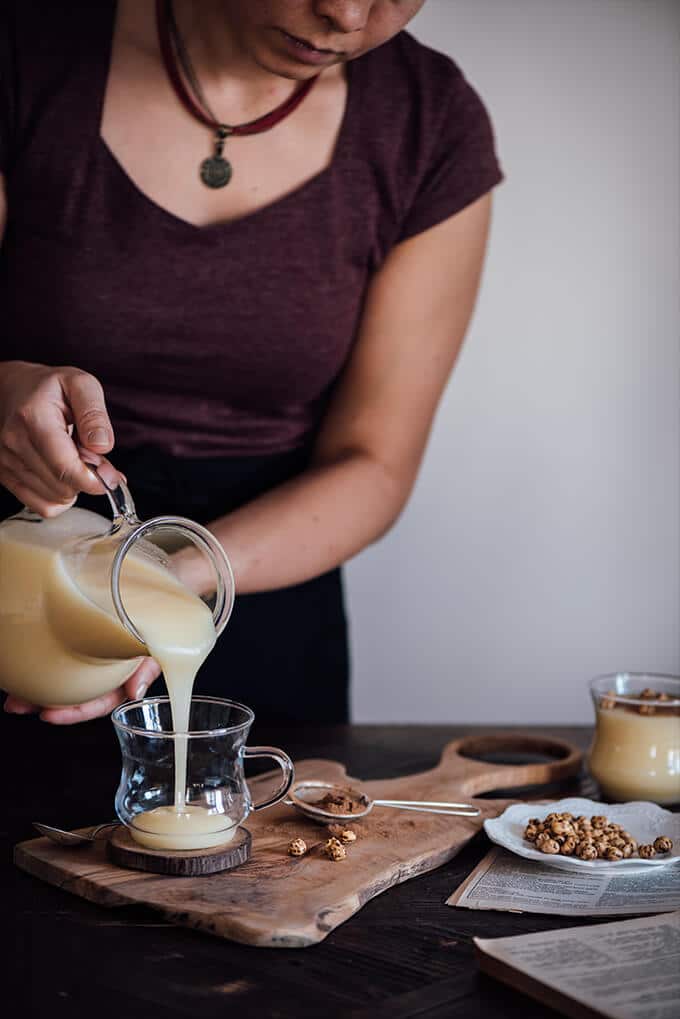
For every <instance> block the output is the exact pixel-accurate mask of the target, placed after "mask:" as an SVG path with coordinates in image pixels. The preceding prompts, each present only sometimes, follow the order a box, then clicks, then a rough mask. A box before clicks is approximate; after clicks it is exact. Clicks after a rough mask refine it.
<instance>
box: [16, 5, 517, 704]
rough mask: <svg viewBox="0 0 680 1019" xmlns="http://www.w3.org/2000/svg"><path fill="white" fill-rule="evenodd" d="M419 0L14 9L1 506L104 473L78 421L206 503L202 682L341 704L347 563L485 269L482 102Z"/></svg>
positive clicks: (493, 179) (375, 517) (157, 481)
mask: <svg viewBox="0 0 680 1019" xmlns="http://www.w3.org/2000/svg"><path fill="white" fill-rule="evenodd" d="M423 2H424V0H262V2H258V3H250V2H248V0H172V2H170V0H159V2H157V3H153V2H150V0H149V2H146V3H140V2H139V0H118V3H115V2H114V0H100V2H98V3H97V4H89V5H83V4H77V3H69V4H51V3H48V2H46V0H16V2H8V0H3V2H2V5H1V8H0V9H1V10H2V13H3V18H2V29H1V45H2V49H3V51H4V52H3V56H2V65H1V66H2V81H1V87H0V104H1V107H2V108H1V109H0V118H1V119H0V149H1V159H2V162H1V164H0V168H1V169H2V173H3V189H4V197H3V201H2V223H3V226H4V224H5V222H6V230H5V236H4V243H3V248H2V256H1V262H0V313H1V315H2V319H1V321H2V327H1V328H2V330H3V338H2V351H1V352H0V361H1V362H2V363H1V364H0V483H1V484H2V485H3V486H4V489H5V491H4V493H0V494H1V495H2V498H1V500H0V516H3V517H4V516H6V515H8V514H9V513H11V512H14V511H15V509H16V507H17V505H18V503H17V500H18V501H19V502H20V503H25V504H26V505H28V506H29V507H31V508H32V509H34V510H36V511H37V512H39V513H41V514H42V515H45V516H49V515H53V514H55V513H58V512H60V511H62V510H63V509H65V508H66V507H68V506H69V505H71V504H72V502H73V501H74V499H75V498H76V497H77V496H78V495H79V494H80V493H86V494H87V493H89V494H90V495H91V496H94V495H97V494H98V493H99V491H100V489H99V488H98V485H97V484H96V483H95V482H94V481H93V480H92V476H91V475H90V474H89V473H88V471H87V470H86V468H85V467H84V466H83V464H82V462H81V460H80V458H79V453H78V450H77V447H76V443H77V442H78V443H80V445H81V446H83V447H85V448H86V449H87V450H89V452H90V453H91V454H94V455H96V456H98V457H101V458H104V457H105V456H106V455H108V454H110V457H111V461H112V463H113V464H114V465H115V468H114V467H113V466H110V465H109V464H108V462H107V461H104V460H103V459H102V463H103V464H104V466H103V470H104V471H105V472H107V471H108V472H109V480H111V481H113V480H115V478H116V476H117V474H116V469H119V470H121V471H123V472H124V473H125V474H126V476H127V478H128V482H129V485H130V488H131V490H132V492H133V495H134V497H135V500H136V503H137V506H138V509H139V511H140V516H142V517H148V516H151V515H154V514H158V513H181V514H183V515H185V516H189V517H193V518H194V519H197V520H199V521H201V522H204V523H208V524H209V526H210V528H211V530H212V531H213V532H214V534H215V535H216V536H217V537H218V538H219V540H220V541H221V542H222V544H223V545H224V547H225V549H226V551H227V553H228V555H229V557H230V559H231V562H232V564H233V567H234V572H235V576H236V584H237V592H238V594H239V595H240V597H239V598H238V599H237V605H236V609H235V612H234V615H233V618H232V621H231V622H230V624H229V627H228V628H227V631H226V632H225V635H224V636H223V637H222V639H221V640H220V642H219V643H218V646H217V648H216V650H215V651H214V652H213V655H212V656H211V658H210V659H209V661H208V663H207V664H206V666H205V667H204V669H203V671H202V673H201V675H200V676H199V681H198V684H197V689H200V690H202V691H203V692H212V693H221V694H228V695H230V696H235V697H238V698H241V699H243V700H245V701H246V702H247V703H249V704H251V705H252V706H253V707H254V708H255V711H256V712H257V713H258V714H259V715H260V716H265V717H268V718H276V719H286V720H293V719H297V720H304V721H319V722H321V721H326V722H341V721H344V720H346V719H347V716H348V682H347V675H348V665H347V648H346V625H345V616H344V611H343V602H342V588H341V578H340V573H339V566H340V564H341V563H343V562H344V561H345V560H346V559H348V558H349V557H351V556H353V555H355V554H356V553H357V552H359V551H360V550H361V549H362V548H364V547H365V546H366V545H368V544H369V543H370V542H372V541H375V540H376V539H377V538H379V537H380V536H381V535H382V534H384V533H385V531H386V530H387V529H388V528H389V527H390V526H391V525H392V524H393V523H394V521H395V519H396V518H397V516H398V514H399V512H400V511H401V509H402V508H403V506H404V504H405V502H406V500H407V498H408V495H409V492H410V490H411V488H412V485H413V483H414V480H415V477H416V472H417V469H418V465H419V463H420V460H421V458H422V455H423V451H424V448H425V444H426V440H427V436H428V432H429V429H430V425H431V422H432V418H433V415H434V413H435V409H436V406H437V402H438V399H439V397H440V395H441V392H442V390H443V388H444V386H445V384H446V381H447V379H448V376H449V373H450V371H451V368H452V366H453V363H454V361H455V358H456V354H457V352H458V349H459V347H460V345H461V342H462V340H463V336H464V333H465V329H466V326H467V323H468V321H469V318H470V315H471V312H472V308H473V304H474V300H475V295H476V291H477V287H478V282H479V278H480V273H481V268H482V262H483V256H484V250H485V245H486V238H487V231H488V223H489V213H490V194H489V193H490V190H491V189H492V188H493V187H494V185H495V184H497V183H498V181H499V180H500V172H499V169H498V165H497V162H496V158H495V155H494V147H493V139H492V133H491V128H490V124H489V121H488V117H487V115H486V112H485V110H484V107H483V106H482V104H481V102H480V100H479V98H478V97H477V95H476V93H475V92H474V91H473V90H472V88H471V87H470V86H469V85H468V84H467V82H466V81H465V79H464V77H463V75H462V74H461V72H460V71H459V70H458V69H457V68H456V66H455V65H454V64H453V63H452V62H451V61H450V60H449V59H448V58H446V57H444V56H443V55H441V54H438V53H436V52H434V51H432V50H430V49H428V48H426V47H424V46H422V45H420V44H419V43H418V42H416V41H415V39H413V38H412V37H411V36H409V35H408V34H407V33H405V32H404V31H403V29H404V27H405V26H406V24H407V23H408V22H409V20H410V19H411V18H412V17H413V16H414V15H415V14H416V13H417V12H418V10H419V9H420V8H421V7H422V6H423ZM65 366H67V367H65ZM69 426H73V427H72V428H70V427H69ZM95 505H97V508H98V509H99V510H100V511H101V512H104V508H103V506H102V504H101V500H99V502H98V504H95ZM205 579H206V578H204V577H202V576H201V575H200V574H197V575H196V576H195V577H192V581H191V582H192V583H194V584H195V586H196V588H197V589H199V588H200V587H201V586H202V585H203V584H204V581H205ZM156 674H157V669H156V667H155V663H153V662H152V661H150V660H147V661H145V662H144V663H143V665H142V666H141V667H140V669H139V670H138V672H137V673H136V674H135V676H134V677H132V679H131V680H129V681H128V683H127V685H126V688H125V689H121V690H120V691H117V692H116V693H115V694H112V695H110V696H108V697H104V698H100V699H99V700H97V701H96V702H90V703H88V704H85V705H81V706H79V707H77V708H66V709H58V710H57V709H52V710H44V711H43V712H42V717H43V718H44V719H46V720H48V721H51V722H55V723H70V722H73V721H78V720H81V719H86V718H92V717H95V716H97V715H102V714H105V713H107V712H109V711H110V710H111V709H112V708H113V707H114V706H115V704H116V703H119V702H120V700H122V699H123V698H124V697H125V696H133V697H134V696H140V695H142V694H143V693H144V692H145V690H146V689H147V688H148V686H149V684H150V683H151V682H152V681H153V679H155V677H156ZM5 708H6V710H7V711H10V712H15V713H22V712H29V711H33V710H36V708H37V709H39V708H40V706H39V705H37V706H36V705H28V704H25V703H23V702H21V701H19V700H17V699H16V698H11V697H10V698H8V700H7V702H6V705H5Z"/></svg>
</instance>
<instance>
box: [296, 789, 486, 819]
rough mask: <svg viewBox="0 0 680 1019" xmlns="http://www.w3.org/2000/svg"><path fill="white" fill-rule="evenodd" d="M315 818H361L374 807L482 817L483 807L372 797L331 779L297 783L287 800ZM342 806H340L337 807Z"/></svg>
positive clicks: (467, 804) (469, 804) (468, 804)
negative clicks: (329, 805)
mask: <svg viewBox="0 0 680 1019" xmlns="http://www.w3.org/2000/svg"><path fill="white" fill-rule="evenodd" d="M326 797H330V798H332V799H333V800H335V804H334V805H335V807H336V809H334V810H329V809H326V808H325V807H324V806H323V800H324V799H325V798H326ZM343 801H345V802H347V801H351V808H352V809H351V810H348V811H347V812H344V811H342V809H341V808H342V802H343ZM285 802H286V803H287V804H289V805H290V806H292V807H295V808H296V809H297V810H299V811H301V812H302V813H303V814H306V815H307V817H311V818H312V819H313V820H316V821H358V820H359V818H361V817H366V815H367V814H370V812H371V811H372V810H373V808H374V807H394V808H395V809H396V810H417V811H420V812H422V813H424V814H449V815H452V816H455V817H479V815H480V814H481V810H479V808H478V807H473V806H472V804H471V803H439V802H436V801H429V800H371V799H369V797H368V796H366V795H365V794H364V793H357V792H355V791H354V790H351V789H347V788H346V787H343V786H338V785H333V784H332V783H331V782H298V783H297V785H295V786H293V788H292V789H291V791H290V792H289V793H288V799H287V800H286V801H285ZM338 808H339V809H338Z"/></svg>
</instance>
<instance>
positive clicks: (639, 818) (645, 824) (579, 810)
mask: <svg viewBox="0 0 680 1019" xmlns="http://www.w3.org/2000/svg"><path fill="white" fill-rule="evenodd" d="M553 811H555V812H559V811H569V812H570V813H572V814H575V815H576V816H578V815H579V814H585V815H586V816H587V817H590V816H591V815H592V814H605V815H606V816H607V817H608V818H609V819H610V821H613V822H614V823H615V824H622V825H623V827H624V828H625V829H626V831H629V832H630V833H631V835H632V836H633V838H634V839H637V842H638V844H643V843H645V842H653V841H654V839H655V838H656V837H657V835H669V836H670V837H671V839H672V840H673V848H672V850H671V851H670V853H664V855H663V856H654V857H652V859H651V860H641V859H640V857H639V856H632V857H630V858H629V859H627V860H617V861H616V862H615V863H609V862H608V861H607V860H579V859H578V858H577V857H574V856H558V855H555V856H551V855H550V854H549V853H539V851H538V850H537V849H533V848H532V846H531V843H530V842H527V841H526V840H525V839H524V829H525V827H526V824H527V821H528V820H529V818H530V817H538V818H540V819H541V820H543V818H544V817H545V816H546V815H547V814H550V813H551V812H553ZM484 830H485V831H486V834H487V835H488V836H489V838H490V839H491V841H492V842H496V843H497V844H498V845H499V846H503V848H504V849H509V850H510V852H511V853H516V854H517V856H523V857H524V859H525V860H535V861H536V863H542V864H545V865H547V866H549V867H558V868H559V869H561V870H599V871H604V870H620V869H621V868H622V867H629V868H630V867H638V868H641V867H664V866H667V865H668V864H670V863H677V862H678V860H680V814H673V813H671V811H670V810H664V809H663V807H659V806H657V804H656V803H644V802H642V801H638V802H635V803H597V802H596V801H595V800H584V799H580V798H577V797H572V798H571V799H567V800H557V802H556V803H541V804H537V803H515V804H513V806H511V807H507V808H506V810H505V811H504V812H503V813H502V814H501V815H500V817H491V818H489V819H488V820H486V821H485V822H484Z"/></svg>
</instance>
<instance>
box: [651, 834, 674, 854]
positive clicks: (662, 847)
mask: <svg viewBox="0 0 680 1019" xmlns="http://www.w3.org/2000/svg"><path fill="white" fill-rule="evenodd" d="M672 848H673V840H672V839H669V837H668V835H659V837H658V838H656V839H654V849H655V850H656V852H657V853H670V851H671V849H672Z"/></svg>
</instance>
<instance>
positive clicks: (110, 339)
mask: <svg viewBox="0 0 680 1019" xmlns="http://www.w3.org/2000/svg"><path fill="white" fill-rule="evenodd" d="M114 15H115V3H114V2H113V0H97V2H96V3H84V2H76V0H72V2H64V3H53V2H47V0H0V168H1V169H2V171H3V172H4V173H5V175H6V178H7V190H8V201H9V221H8V227H7V233H6V237H5V242H4V245H3V248H2V253H1V255H0V360H12V359H22V360H27V361H36V362H40V363H43V364H49V365H64V364H71V365H75V366H77V367H79V368H82V369H84V370H86V371H89V372H92V373H93V374H94V375H95V376H96V377H97V378H98V379H99V380H100V381H101V383H102V385H103V387H104V391H105V394H106V398H107V404H108V407H109V411H110V413H111V417H112V420H113V424H114V428H115V431H116V440H117V445H119V446H123V447H127V448H134V447H137V446H141V445H144V446H154V447H156V448H158V449H161V450H163V451H165V452H168V453H170V454H173V455H176V456H180V457H202V456H203V457H205V456H210V457H215V456H245V455H258V454H262V455H264V454H272V453H278V452H284V451H287V450H292V449H296V448H299V447H303V446H305V445H307V444H309V442H310V441H311V440H312V439H313V436H314V434H315V432H316V431H317V429H318V427H319V424H320V422H321V420H322V418H323V414H324V410H325V407H326V405H327V402H328V400H329V396H330V394H331V392H332V389H333V385H334V383H335V381H336V380H337V378H338V376H339V374H340V373H341V371H342V368H343V366H344V364H345V363H346V361H347V358H348V356H349V355H350V353H351V351H352V346H353V344H354V342H355V339H356V335H357V328H358V324H359V321H360V317H361V311H362V305H363V301H364V297H365V294H366V290H367V287H368V285H369V284H370V281H371V277H372V275H373V274H374V273H375V272H376V271H377V270H379V268H380V266H381V265H382V264H383V262H384V260H385V258H386V257H387V255H388V254H389V252H390V250H391V249H392V248H393V247H394V246H395V245H397V244H399V242H400V241H403V240H404V239H406V238H408V237H412V236H414V235H415V234H418V233H419V232H421V231H423V230H427V229H428V228H429V227H432V226H434V225H435V224H437V223H439V222H441V221H442V220H445V219H446V218H448V217H449V216H452V215H453V214H455V213H456V212H459V211H460V210H461V209H463V208H464V207H465V206H467V205H469V204H470V203H471V202H473V201H475V199H477V198H479V197H480V196H481V195H483V194H485V193H486V192H487V191H489V189H491V188H492V187H493V186H494V185H495V184H497V183H498V182H499V180H500V179H501V172H500V170H499V167H498V162H497V160H496V156H495V152H494V141H493V134H492V129H491V125H490V121H489V117H488V115H487V113H486V110H485V108H484V106H483V104H482V102H481V100H480V98H479V96H478V95H477V93H476V92H475V91H474V89H473V88H472V87H471V85H470V84H469V83H468V82H467V81H466V79H465V77H464V76H463V74H462V72H461V71H460V69H459V68H458V67H457V66H456V65H455V64H454V63H453V62H452V61H451V60H450V59H448V57H446V56H443V55H442V54H440V53H437V52H435V51H434V50H431V49H429V48H428V47H426V46H423V45H422V44H421V43H419V42H417V41H416V40H415V39H414V38H413V37H412V36H411V35H409V34H408V33H406V32H402V33H400V34H399V35H398V36H396V37H395V38H394V39H392V40H391V41H389V42H388V43H386V44H384V45H383V46H381V47H379V48H378V49H376V50H373V51H372V52H370V53H368V54H366V55H364V56H362V57H360V58H358V59H357V60H354V61H352V62H351V63H350V64H349V65H348V67H347V75H348V95H347V105H346V109H345V113H344V118H343V121H342V124H341V128H340V133H339V137H338V140H337V146H336V149H335V152H334V155H333V158H332V161H331V163H330V165H329V166H328V167H327V168H326V169H325V170H323V171H322V172H321V173H319V174H317V175H316V176H315V177H313V178H312V179H311V180H309V181H308V182H307V183H305V184H303V185H302V186H300V187H298V188H296V189H295V190H294V191H292V192H291V193H289V194H288V195H286V196H285V197H283V198H281V199H279V200H277V201H275V202H273V203H272V204H270V205H268V206H266V207H265V208H262V209H260V210H258V211H256V212H253V213H252V214H250V215H246V216H245V217H243V218H241V219H238V220H236V221H232V222H228V223H223V224H218V225H211V226H207V227H196V226H193V225H191V224H189V223H187V222H185V221H183V220H182V219H180V218H178V217H176V216H174V215H172V214H171V213H169V212H167V211H165V210H164V209H162V208H161V207H160V206H158V205H156V204H155V203H154V202H153V201H152V200H151V199H149V198H147V197H146V196H145V195H144V194H142V192H140V191H139V190H138V189H137V187H136V186H135V185H134V184H133V182H132V181H131V179H130V178H129V177H128V176H127V174H126V173H125V171H124V170H123V169H122V167H121V166H120V164H119V163H118V162H117V161H116V159H115V158H114V157H113V155H112V154H111V152H110V151H109V150H108V148H107V147H106V145H105V144H104V142H103V141H102V139H101V137H100V122H101V112H102V103H103V97H104V92H105V87H106V81H107V76H108V66H109V57H110V50H111V41H112V35H113V24H114ZM165 155H166V158H171V153H166V154H165ZM150 158H154V155H153V154H151V153H150ZM414 342H418V343H419V344H420V345H421V346H422V350H423V358H424V359H426V358H427V343H428V337H427V334H426V332H425V331H424V332H423V335H422V336H420V337H418V338H417V339H416V340H414Z"/></svg>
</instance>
